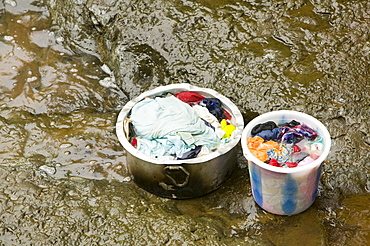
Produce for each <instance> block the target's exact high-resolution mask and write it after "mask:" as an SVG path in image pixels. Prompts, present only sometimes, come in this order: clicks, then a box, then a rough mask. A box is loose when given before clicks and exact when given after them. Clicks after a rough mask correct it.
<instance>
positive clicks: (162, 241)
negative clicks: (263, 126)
mask: <svg viewBox="0 0 370 246" xmlns="http://www.w3.org/2000/svg"><path fill="white" fill-rule="evenodd" d="M57 2H58V1H57ZM59 2H60V3H62V2H63V4H66V5H63V4H60V5H58V6H56V5H55V3H53V1H45V2H44V1H42V0H1V1H0V245H310V246H311V245H368V244H369V243H370V215H369V214H370V213H369V204H370V193H369V191H370V167H369V164H368V161H367V160H368V159H369V158H370V155H369V153H370V134H369V129H370V123H369V122H370V121H369V119H370V117H369V115H370V113H369V112H370V96H369V95H370V93H369V92H370V83H369V59H370V58H369V52H370V45H369V29H370V28H369V27H370V24H369V23H370V22H369V18H370V4H369V3H368V2H367V1H356V2H351V1H327V2H326V1H292V2H291V1H286V2H284V1H283V2H280V1H279V2H276V3H273V4H272V3H270V2H269V1H198V2H196V1H182V2H181V3H177V4H174V3H172V1H154V2H155V3H151V2H150V1H149V2H147V1H142V2H135V1H126V2H127V3H125V4H127V6H125V5H119V4H118V3H121V2H120V1H101V2H100V3H99V1H90V2H89V1H87V2H86V1H78V2H79V3H80V2H86V3H84V4H85V5H84V8H86V9H88V10H89V11H90V12H89V13H90V15H94V14H95V15H96V16H95V19H94V21H95V22H99V23H100V24H99V25H98V24H97V26H100V27H104V25H105V26H109V27H110V28H109V30H108V29H107V30H106V31H101V33H102V35H101V37H102V38H103V39H105V41H102V40H100V38H96V39H95V38H93V37H92V36H85V35H81V32H79V28H80V27H81V26H78V25H79V24H81V23H80V22H81V20H80V19H79V18H78V16H76V13H75V12H73V11H74V8H68V7H67V6H68V3H67V2H68V1H59ZM64 2H66V3H64ZM72 2H73V1H72ZM293 2H295V3H294V4H293ZM99 4H100V5H99ZM156 4H159V5H156ZM169 4H172V5H171V7H168V5H169ZM278 4H281V6H280V5H278ZM48 6H50V9H49V8H48ZM107 6H114V7H112V8H110V7H109V8H108V7H107ZM59 8H64V10H60V9H59ZM76 9H77V8H76ZM117 9H119V10H120V13H118V14H117ZM169 9H170V10H171V11H170V12H166V11H167V10H169ZM283 9H284V11H283ZM110 10H111V12H110ZM149 10H152V11H149ZM266 10H271V12H268V11H266ZM63 11H70V14H71V20H68V21H66V20H65V19H63V20H62V17H61V16H62V13H63ZM51 13H54V14H53V15H52V14H51ZM98 13H100V14H101V15H99V14H98ZM169 13H170V14H169ZM66 16H68V15H66V14H65V15H64V18H67V17H66ZM81 16H82V15H81ZM52 17H53V18H52ZM73 17H74V18H75V19H73ZM64 22H65V24H66V25H65V26H63V23H64ZM74 22H76V23H75V24H76V26H74V28H69V29H68V27H71V25H70V24H71V23H74ZM174 23H177V24H178V26H176V28H173V26H174ZM287 23H288V24H287ZM287 25H288V27H289V28H291V30H287V29H286V28H285V27H286V26H287ZM72 26H73V25H72ZM117 26H118V27H120V28H123V27H124V30H125V32H121V33H120V34H119V35H118V39H120V40H122V42H121V43H119V44H116V45H115V47H116V49H111V50H110V51H111V52H109V49H108V48H107V47H108V43H109V40H110V39H109V37H112V35H113V33H114V32H115V31H117V30H115V29H114V27H117ZM151 26H156V27H159V28H157V29H153V28H151ZM165 27H171V28H173V29H171V28H170V29H166V28H165ZM85 28H87V27H86V26H85ZM205 29H207V30H211V31H210V32H209V33H208V32H206V31H205ZM120 30H122V29H120ZM168 30H171V31H168ZM86 32H87V31H86ZM87 33H88V32H87ZM145 35H148V36H150V37H152V38H153V39H146V38H144V37H145ZM172 35H174V37H173V36H172ZM170 37H171V38H170ZM138 40H139V41H138ZM179 40H180V41H179ZM205 40H208V43H207V42H206V41H205ZM246 40H248V41H246ZM140 42H142V43H144V44H142V45H138V43H140ZM178 44H180V45H179V46H178V47H177V46H176V45H178ZM102 47H103V48H102ZM153 47H154V48H153ZM211 47H212V48H211ZM153 49H154V50H153ZM104 50H105V51H104ZM117 52H118V53H117ZM207 55H210V56H207ZM114 56H116V57H119V59H118V60H120V62H121V63H115V62H116V60H117V59H116V58H115V57H114ZM122 64H124V65H125V66H123V65H122ZM109 68H111V69H109ZM199 78H202V79H201V80H200V79H199ZM215 78H216V79H215ZM172 82H190V83H194V84H197V85H199V86H202V87H207V86H208V87H211V88H212V89H215V90H218V91H220V92H221V93H223V94H224V95H226V96H229V97H230V99H231V100H232V101H233V102H234V103H235V104H236V105H238V107H240V109H241V111H242V113H243V115H244V116H245V119H246V121H248V120H250V119H251V118H253V117H255V116H256V115H258V114H259V113H263V112H266V111H270V110H276V109H282V108H287V109H295V110H301V111H307V112H308V113H310V114H313V115H314V116H315V117H317V118H319V119H320V120H321V121H322V122H323V123H324V124H325V125H326V126H327V128H328V129H329V131H330V133H331V136H332V139H333V146H332V151H331V154H330V155H329V157H328V159H327V161H326V162H325V163H324V168H323V176H322V178H321V181H320V186H319V194H318V198H317V200H316V202H315V203H314V205H313V206H312V207H311V208H310V209H308V210H307V211H305V212H304V213H302V214H299V215H295V216H276V215H272V214H269V213H266V212H265V211H263V210H262V209H261V208H259V207H258V206H257V205H256V204H255V203H254V200H253V197H252V195H251V189H250V185H249V177H248V169H247V163H246V160H245V159H244V158H243V156H242V154H241V150H240V151H239V153H238V165H237V167H236V170H235V171H234V173H233V175H232V176H231V178H230V179H229V180H227V181H226V182H225V183H224V185H223V186H222V187H221V188H220V189H219V190H217V191H215V192H212V193H210V194H208V195H205V196H203V197H200V198H196V199H189V200H172V199H165V198H161V197H157V196H154V195H152V194H150V193H148V192H146V191H144V190H142V189H140V188H138V187H137V186H136V185H135V183H134V182H133V181H132V180H131V177H130V174H129V173H128V171H127V167H126V160H125V151H124V149H123V148H122V146H121V145H120V143H119V142H118V139H117V137H116V135H115V123H116V118H117V114H118V112H119V110H120V109H121V108H122V106H123V105H124V104H125V103H126V102H127V101H128V100H129V99H130V98H132V97H133V96H135V95H137V94H138V93H140V92H143V91H144V90H146V89H150V88H154V87H155V86H157V85H160V84H168V83H172ZM251 87H253V89H250V88H251ZM240 88H243V89H240Z"/></svg>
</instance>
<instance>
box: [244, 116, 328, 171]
mask: <svg viewBox="0 0 370 246" xmlns="http://www.w3.org/2000/svg"><path fill="white" fill-rule="evenodd" d="M274 126H276V127H275V128H273V129H270V128H271V127H274ZM252 130H253V133H256V134H255V135H254V136H253V137H249V138H247V143H248V145H247V146H248V148H249V150H250V151H251V153H252V154H253V155H254V156H255V157H257V158H258V159H259V160H261V161H263V162H265V163H267V164H270V165H272V166H277V167H296V166H304V165H307V164H309V163H311V162H313V161H314V160H316V159H317V158H319V157H320V155H321V154H322V152H323V149H324V145H323V143H322V138H321V137H320V136H319V135H318V133H317V132H316V131H315V130H313V129H312V128H310V127H309V126H307V125H306V124H304V123H302V124H301V123H300V122H298V121H295V120H292V121H290V122H288V123H284V124H281V125H280V126H277V125H276V124H275V122H272V121H268V122H265V123H262V124H258V125H256V126H255V127H254V128H253V129H252ZM252 135H253V134H252Z"/></svg>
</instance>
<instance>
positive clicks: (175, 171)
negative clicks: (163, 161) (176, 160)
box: [163, 166, 190, 187]
mask: <svg viewBox="0 0 370 246" xmlns="http://www.w3.org/2000/svg"><path fill="white" fill-rule="evenodd" d="M163 173H164V175H165V176H166V177H168V178H169V179H170V180H171V182H172V183H173V184H174V185H176V186H177V187H184V186H185V185H187V184H188V182H189V176H190V173H189V172H188V171H187V170H186V169H185V168H184V167H183V166H165V167H164V168H163ZM176 179H180V180H181V181H178V180H176Z"/></svg>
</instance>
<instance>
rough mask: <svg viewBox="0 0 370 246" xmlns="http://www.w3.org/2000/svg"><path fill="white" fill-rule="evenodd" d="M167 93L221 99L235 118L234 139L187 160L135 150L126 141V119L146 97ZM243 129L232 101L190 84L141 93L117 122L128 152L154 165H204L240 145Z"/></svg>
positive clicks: (119, 138)
mask: <svg viewBox="0 0 370 246" xmlns="http://www.w3.org/2000/svg"><path fill="white" fill-rule="evenodd" d="M167 91H169V92H173V91H176V92H180V91H194V92H199V93H200V94H203V95H211V96H212V97H216V98H218V99H220V100H221V102H222V105H224V106H225V107H227V108H228V110H230V111H231V112H229V113H230V114H232V116H233V117H234V118H235V127H236V129H235V131H234V132H233V137H232V139H230V142H228V143H225V144H224V145H221V146H219V147H218V148H217V149H216V150H214V151H212V152H211V153H209V154H207V155H204V156H200V157H195V158H190V159H186V160H163V159H160V158H153V157H150V156H147V155H145V154H144V153H142V152H140V151H138V150H137V149H136V148H134V147H133V146H132V145H131V144H130V143H129V141H128V140H127V139H126V135H125V132H124V120H125V118H126V117H127V115H128V114H129V112H130V110H131V109H132V107H133V106H134V105H135V104H136V103H138V102H139V101H141V100H142V99H144V98H145V97H151V96H155V95H159V94H162V93H163V92H167ZM243 129H244V119H243V116H242V114H241V112H240V111H239V109H238V107H237V106H236V105H235V104H234V103H233V102H232V101H231V100H230V99H228V98H227V97H225V96H223V95H222V94H220V93H218V92H217V91H215V90H213V89H209V88H203V87H198V86H195V85H191V84H188V83H180V84H170V85H165V86H159V87H156V88H154V89H152V90H148V91H145V92H143V93H141V94H140V95H139V96H137V97H135V98H133V99H131V100H130V101H128V102H127V103H126V104H125V105H124V107H123V108H122V109H121V111H120V112H119V114H118V117H117V122H116V134H117V137H118V140H119V142H120V143H121V145H122V146H123V147H124V149H125V150H126V151H127V152H129V153H130V154H131V155H134V156H135V157H137V158H139V159H141V160H144V161H147V162H150V163H153V164H164V165H181V164H199V163H204V162H207V161H210V160H212V159H215V158H217V157H219V156H221V155H223V154H226V153H227V152H229V151H230V150H231V149H233V148H234V147H235V146H236V145H237V144H238V143H239V141H240V139H241V136H242V132H243Z"/></svg>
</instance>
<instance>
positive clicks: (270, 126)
mask: <svg viewBox="0 0 370 246" xmlns="http://www.w3.org/2000/svg"><path fill="white" fill-rule="evenodd" d="M276 127H277V125H276V123H275V122H273V121H267V122H264V123H260V124H257V125H255V126H254V127H253V128H252V130H251V134H252V135H253V136H254V135H256V134H258V133H260V132H262V131H265V130H272V129H274V128H276Z"/></svg>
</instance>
